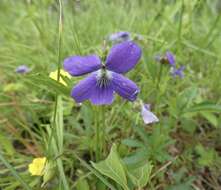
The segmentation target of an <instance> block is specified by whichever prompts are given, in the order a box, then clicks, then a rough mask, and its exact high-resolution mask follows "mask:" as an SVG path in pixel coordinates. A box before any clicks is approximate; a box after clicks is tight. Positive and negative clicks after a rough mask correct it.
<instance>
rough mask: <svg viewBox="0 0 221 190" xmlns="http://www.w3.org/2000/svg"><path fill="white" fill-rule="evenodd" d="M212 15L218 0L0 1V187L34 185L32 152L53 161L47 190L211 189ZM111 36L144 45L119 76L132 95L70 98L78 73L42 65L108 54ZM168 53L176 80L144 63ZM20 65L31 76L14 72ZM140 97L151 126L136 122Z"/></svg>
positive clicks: (218, 103)
mask: <svg viewBox="0 0 221 190" xmlns="http://www.w3.org/2000/svg"><path fill="white" fill-rule="evenodd" d="M59 2H62V7H60V5H59ZM60 8H62V9H60ZM60 10H62V12H60ZM220 10H221V7H220V0H213V1H209V0H204V1H203V0H201V1H199V0H180V1H175V0H158V1H156V0H139V1H134V0H111V1H110V0H81V1H79V0H60V1H53V0H38V1H34V0H22V1H18V0H17V1H16V0H1V1H0V24H1V27H0V110H1V112H0V144H1V145H0V153H1V156H0V157H1V159H0V160H1V161H0V189H4V190H14V189H33V190H35V189H36V190H40V189H43V188H41V184H42V182H43V178H44V177H43V176H30V173H29V172H28V164H29V163H31V160H32V159H33V158H35V157H40V156H46V157H47V158H49V159H50V160H54V161H55V163H54V164H55V168H56V169H55V170H53V172H55V174H54V175H53V178H50V176H49V180H45V181H47V184H46V185H45V187H44V188H46V189H49V190H64V189H73V188H74V189H75V188H76V189H82V190H84V189H85V190H88V189H98V190H107V189H112V190H116V189H117V190H118V189H119V190H120V189H122V188H124V189H137V188H143V189H151V190H152V189H166V190H167V189H169V190H172V189H180V190H182V189H183V190H192V189H197V188H198V189H220V182H219V177H220V170H221V156H220V155H221V148H220V147H221V141H220V138H221V133H220V130H221V129H220V127H221V114H220V113H221V98H220V97H221V80H220V73H221V67H220V63H221V56H220V51H221V46H220V44H221V37H220V30H221V19H220V18H221V16H220V15H221V14H220ZM60 14H61V15H62V19H60V24H59V16H60ZM117 31H129V32H130V33H131V34H132V36H133V37H135V36H136V43H138V44H139V46H141V48H142V50H143V51H142V59H141V61H140V62H139V63H138V64H137V65H136V67H135V68H134V70H133V71H132V72H129V73H127V74H126V75H127V76H128V77H129V78H130V79H132V80H133V81H135V82H136V84H137V85H138V86H139V88H140V93H139V95H138V101H135V102H133V103H131V102H127V101H124V100H122V99H121V98H120V97H117V96H116V99H115V101H114V103H113V104H112V105H110V106H104V107H103V108H101V109H100V107H95V106H93V105H91V104H90V103H89V102H87V101H86V102H84V103H83V104H82V105H79V104H76V103H75V102H74V101H73V99H72V98H71V97H70V92H71V89H72V88H73V86H74V85H75V84H76V83H77V82H78V81H79V80H81V79H82V78H81V77H79V78H75V77H72V78H71V79H68V78H67V77H62V79H63V80H64V81H65V82H66V83H67V86H64V85H62V84H61V83H59V82H57V81H55V80H52V79H51V78H49V74H50V72H51V71H54V70H57V69H58V67H61V68H62V63H63V60H64V59H65V58H66V57H68V56H71V55H88V54H98V55H102V51H103V49H104V47H106V51H107V52H105V53H108V50H109V49H110V48H111V46H112V45H113V44H112V43H110V42H107V41H106V40H105V39H107V37H108V35H109V34H112V33H114V32H117ZM139 37H140V38H141V39H139ZM168 50H169V51H171V52H172V53H174V54H175V57H176V63H177V66H181V65H184V66H185V67H186V68H185V70H184V74H185V77H184V78H182V79H180V78H178V77H176V78H173V77H172V76H171V74H170V66H168V65H161V64H159V63H158V62H157V61H156V60H155V56H156V55H162V56H163V55H164V54H165V52H166V51H168ZM23 64H25V65H27V66H29V67H30V69H31V71H30V72H29V73H27V74H22V75H20V74H18V73H15V69H16V67H17V66H19V65H23ZM140 101H143V102H144V103H150V104H151V111H153V112H154V113H155V114H156V115H157V117H158V118H159V120H160V121H159V122H158V123H155V124H151V125H145V124H144V123H143V120H142V118H141V115H140V104H139V103H140ZM96 129H99V130H98V133H97V134H96ZM97 140H98V141H99V143H97V142H98V141H97ZM114 143H118V144H119V148H118V152H117V151H116V147H115V145H114V146H113V147H112V150H111V152H110V153H109V156H108V157H107V155H108V151H109V149H110V147H111V145H112V144H114ZM105 157H107V159H105V160H103V161H100V160H102V159H103V158H105ZM91 162H93V165H94V166H95V168H96V169H94V168H93V167H92V166H91V164H90V163H91ZM110 166H112V167H111V169H112V168H113V169H114V170H110V169H108V168H109V167H110ZM79 170H80V171H81V172H82V173H81V175H78V173H77V171H79ZM113 171H114V172H113ZM142 172H143V175H142ZM116 173H117V174H116ZM29 186H30V187H29Z"/></svg>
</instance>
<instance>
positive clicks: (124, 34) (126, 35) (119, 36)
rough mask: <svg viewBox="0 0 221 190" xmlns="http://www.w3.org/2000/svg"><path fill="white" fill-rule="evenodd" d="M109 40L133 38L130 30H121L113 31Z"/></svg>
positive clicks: (122, 40) (120, 40) (116, 40)
mask: <svg viewBox="0 0 221 190" xmlns="http://www.w3.org/2000/svg"><path fill="white" fill-rule="evenodd" d="M108 40H109V41H112V42H117V43H119V42H124V41H130V40H131V35H130V33H129V32H125V31H120V32H116V33H113V34H111V35H110V36H109V38H108Z"/></svg>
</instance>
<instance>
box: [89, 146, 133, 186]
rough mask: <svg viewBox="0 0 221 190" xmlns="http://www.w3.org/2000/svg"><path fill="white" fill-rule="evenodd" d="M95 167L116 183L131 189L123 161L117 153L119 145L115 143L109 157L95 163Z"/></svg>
mask: <svg viewBox="0 0 221 190" xmlns="http://www.w3.org/2000/svg"><path fill="white" fill-rule="evenodd" d="M92 165H93V167H94V168H95V169H96V170H98V171H99V172H100V173H102V174H103V175H105V176H107V177H109V178H111V179H113V180H114V181H115V182H116V183H118V184H119V185H121V186H122V187H123V189H124V190H129V188H128V186H127V178H126V174H125V170H124V167H123V165H122V162H121V160H120V158H119V156H118V154H117V146H116V144H113V146H112V148H111V151H110V154H109V155H108V157H107V158H106V159H105V160H103V161H101V162H99V163H93V162H92Z"/></svg>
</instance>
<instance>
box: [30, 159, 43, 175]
mask: <svg viewBox="0 0 221 190" xmlns="http://www.w3.org/2000/svg"><path fill="white" fill-rule="evenodd" d="M45 164H46V157H39V158H35V159H34V160H33V161H32V163H31V164H29V165H28V170H29V172H30V173H31V175H36V176H43V175H44V168H45Z"/></svg>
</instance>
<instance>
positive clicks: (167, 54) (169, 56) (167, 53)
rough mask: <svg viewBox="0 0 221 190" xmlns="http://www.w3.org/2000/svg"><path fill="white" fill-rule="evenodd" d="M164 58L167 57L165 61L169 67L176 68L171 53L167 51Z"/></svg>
mask: <svg viewBox="0 0 221 190" xmlns="http://www.w3.org/2000/svg"><path fill="white" fill-rule="evenodd" d="M166 57H167V60H168V62H169V64H170V65H171V66H173V67H175V66H176V61H175V57H174V55H173V54H172V53H171V52H169V51H167V52H166Z"/></svg>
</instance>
